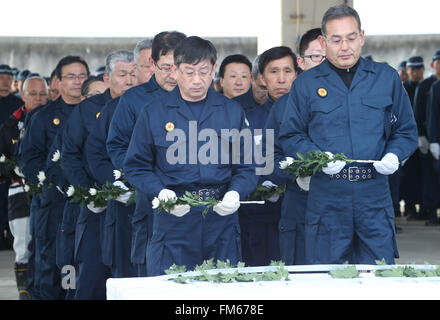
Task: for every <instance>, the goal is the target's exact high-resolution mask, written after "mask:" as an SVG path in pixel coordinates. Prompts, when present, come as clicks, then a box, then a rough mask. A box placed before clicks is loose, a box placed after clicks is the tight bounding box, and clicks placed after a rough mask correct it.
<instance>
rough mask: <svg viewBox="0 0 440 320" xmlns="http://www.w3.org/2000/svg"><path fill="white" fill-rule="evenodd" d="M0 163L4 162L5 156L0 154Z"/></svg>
mask: <svg viewBox="0 0 440 320" xmlns="http://www.w3.org/2000/svg"><path fill="white" fill-rule="evenodd" d="M0 162H1V163H4V162H6V156H5V155H4V154H3V153H2V156H1V157H0Z"/></svg>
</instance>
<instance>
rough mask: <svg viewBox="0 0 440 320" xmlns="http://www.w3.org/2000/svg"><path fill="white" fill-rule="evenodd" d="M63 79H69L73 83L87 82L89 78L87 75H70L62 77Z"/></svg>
mask: <svg viewBox="0 0 440 320" xmlns="http://www.w3.org/2000/svg"><path fill="white" fill-rule="evenodd" d="M61 78H64V79H67V80H69V81H73V80H77V79H78V80H81V81H82V80H86V79H87V78H88V76H87V75H86V74H85V73H80V74H78V75H76V74H73V73H69V74H67V75H65V76H62V77H61Z"/></svg>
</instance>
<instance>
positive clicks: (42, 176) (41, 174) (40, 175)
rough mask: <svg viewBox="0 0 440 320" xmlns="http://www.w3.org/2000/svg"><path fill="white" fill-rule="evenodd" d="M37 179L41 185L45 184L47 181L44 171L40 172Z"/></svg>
mask: <svg viewBox="0 0 440 320" xmlns="http://www.w3.org/2000/svg"><path fill="white" fill-rule="evenodd" d="M37 178H38V181H40V183H43V182H44V180H46V174H45V173H44V171H38V175H37Z"/></svg>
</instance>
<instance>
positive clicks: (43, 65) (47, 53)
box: [0, 37, 257, 76]
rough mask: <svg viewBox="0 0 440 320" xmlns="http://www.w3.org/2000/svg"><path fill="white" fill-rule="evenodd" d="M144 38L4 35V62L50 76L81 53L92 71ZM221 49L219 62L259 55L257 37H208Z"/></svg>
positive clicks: (0, 45) (0, 55) (0, 47)
mask: <svg viewBox="0 0 440 320" xmlns="http://www.w3.org/2000/svg"><path fill="white" fill-rule="evenodd" d="M141 39H142V38H42V37H40V38H31V37H0V64H1V63H6V64H9V65H10V66H11V67H17V68H18V69H24V68H27V69H30V70H31V71H32V72H38V73H40V75H42V76H49V75H50V73H51V72H52V70H53V69H54V68H55V66H56V64H57V63H58V61H59V60H60V59H61V58H62V57H64V56H66V55H79V56H81V57H83V58H84V59H85V60H86V61H87V63H88V64H89V68H90V70H91V72H93V71H94V70H95V69H96V68H98V67H99V66H102V65H104V63H105V57H106V55H107V54H108V53H110V52H111V51H113V50H117V49H127V50H133V48H134V47H135V45H136V43H137V42H138V41H139V40H141ZM208 39H209V40H211V41H212V43H213V44H214V45H215V47H216V49H217V58H218V59H217V63H218V64H220V63H221V61H222V60H223V58H224V57H225V56H227V55H229V54H232V53H242V54H244V55H246V56H247V57H249V58H250V59H253V58H254V57H255V56H256V55H257V38H256V37H237V38H208Z"/></svg>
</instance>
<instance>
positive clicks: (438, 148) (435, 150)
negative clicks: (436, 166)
mask: <svg viewBox="0 0 440 320" xmlns="http://www.w3.org/2000/svg"><path fill="white" fill-rule="evenodd" d="M429 150H430V151H431V154H432V156H433V157H434V159H435V160H438V159H440V145H439V144H438V143H431V144H430V145H429Z"/></svg>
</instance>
